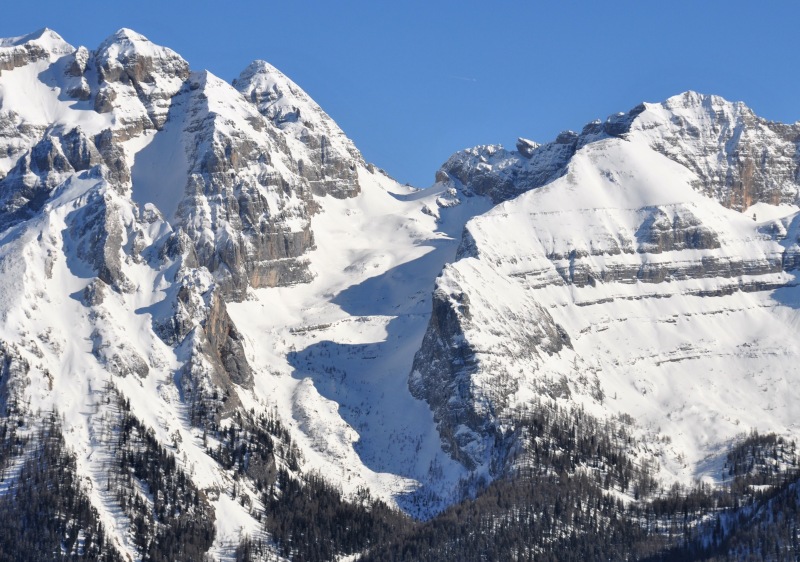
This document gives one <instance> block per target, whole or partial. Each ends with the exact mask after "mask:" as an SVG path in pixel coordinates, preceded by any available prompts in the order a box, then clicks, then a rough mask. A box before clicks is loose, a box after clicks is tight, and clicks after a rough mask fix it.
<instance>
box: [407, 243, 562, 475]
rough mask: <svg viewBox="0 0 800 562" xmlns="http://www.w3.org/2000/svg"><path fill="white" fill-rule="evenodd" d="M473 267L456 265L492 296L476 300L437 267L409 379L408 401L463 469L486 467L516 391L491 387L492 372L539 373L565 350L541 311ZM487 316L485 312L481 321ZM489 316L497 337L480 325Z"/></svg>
mask: <svg viewBox="0 0 800 562" xmlns="http://www.w3.org/2000/svg"><path fill="white" fill-rule="evenodd" d="M474 262H475V260H469V259H467V260H466V261H465V262H464V263H463V265H464V267H466V268H468V272H467V273H466V275H468V276H477V277H479V278H481V281H482V282H485V283H487V284H494V285H493V286H494V289H499V292H498V293H494V292H493V293H492V294H491V295H486V294H480V293H478V292H476V291H474V290H473V289H472V287H471V286H470V285H469V284H468V283H469V282H470V281H474V279H469V281H468V280H467V279H466V278H465V273H464V272H463V271H459V270H458V269H454V268H451V267H449V266H448V267H447V268H445V271H444V272H443V273H442V276H441V277H440V278H439V280H438V281H437V284H436V290H435V292H434V295H433V312H432V315H431V321H430V325H429V327H428V330H427V332H426V333H425V337H424V339H423V342H422V346H421V348H420V350H419V351H418V352H417V354H416V356H415V357H414V365H413V370H412V374H411V378H410V379H409V387H410V389H411V392H412V394H413V395H414V396H415V397H417V398H420V399H423V400H426V401H427V402H428V404H430V406H431V409H432V410H433V413H434V419H435V420H436V423H437V426H438V428H439V432H440V434H441V436H442V440H443V441H444V443H445V446H446V450H447V451H448V452H449V453H450V454H451V455H452V456H453V458H455V459H457V460H458V461H460V462H462V463H463V464H464V465H466V466H467V467H469V468H470V469H476V468H478V467H481V466H484V467H485V466H489V465H490V464H491V463H492V461H493V455H494V451H493V447H494V446H495V445H496V443H495V442H494V436H495V431H494V428H495V426H496V424H498V423H499V422H500V416H501V415H502V413H503V412H504V411H505V410H506V409H507V408H508V406H509V405H510V400H511V398H512V396H513V395H514V394H515V393H516V392H518V391H519V390H520V381H519V379H518V378H516V377H513V376H512V377H509V376H505V377H502V376H501V377H500V378H501V380H500V381H498V380H495V377H497V376H500V373H499V372H498V369H500V368H502V365H503V363H504V362H505V361H514V362H519V363H520V364H525V365H526V366H528V368H530V367H531V366H540V365H542V364H543V363H544V362H546V361H547V359H548V358H549V357H551V356H557V355H558V354H559V353H560V352H561V351H562V350H564V348H569V347H571V344H570V341H569V337H568V336H567V335H566V333H565V332H564V330H563V328H561V327H560V326H558V325H557V324H556V323H555V321H554V320H553V318H552V316H550V314H549V313H548V312H547V311H546V310H544V309H543V308H542V307H541V306H539V305H538V304H537V303H535V302H533V301H532V300H530V299H528V298H525V296H524V295H523V294H521V292H520V291H518V290H515V288H514V287H513V286H511V285H510V284H509V283H507V282H505V281H504V280H503V279H502V278H501V277H499V276H497V275H493V274H492V272H491V271H487V270H482V269H481V268H480V267H477V268H475V269H472V268H473V267H474V266H478V265H479V264H476V263H474ZM467 264H468V265H467ZM484 275H486V276H487V277H486V278H483V276H484ZM518 299H520V300H518ZM487 309H488V310H491V311H492V312H491V313H490V314H488V315H487ZM495 314H498V315H500V314H501V315H503V317H504V318H505V319H506V322H507V327H508V329H507V330H505V331H502V332H498V331H497V330H496V329H495V328H493V327H492V325H491V324H487V320H488V321H490V322H492V319H493V318H494V315H495ZM478 342H480V343H478ZM554 383H555V384H556V385H558V384H560V381H544V380H543V381H542V386H541V387H540V390H542V391H543V392H547V393H550V392H553V390H554V386H553V385H554Z"/></svg>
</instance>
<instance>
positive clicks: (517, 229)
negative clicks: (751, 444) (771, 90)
mask: <svg viewBox="0 0 800 562" xmlns="http://www.w3.org/2000/svg"><path fill="white" fill-rule="evenodd" d="M798 139H800V125H783V124H776V123H771V122H768V121H765V120H763V119H761V118H759V117H757V116H756V115H754V114H753V112H752V111H751V110H750V109H748V108H747V107H746V106H745V105H743V104H741V103H730V102H727V101H725V100H723V99H721V98H718V97H714V96H702V95H699V94H695V93H691V92H690V93H686V94H683V95H681V96H677V97H674V98H671V99H669V100H667V101H666V102H664V103H662V104H643V105H642V106H639V107H637V108H635V109H633V110H632V111H630V112H629V113H627V114H618V115H615V116H612V117H610V118H609V119H608V120H606V121H605V122H600V121H597V122H594V123H590V124H589V125H587V126H586V127H585V128H584V130H583V131H582V132H581V133H573V132H566V133H563V134H561V135H560V136H559V137H558V138H557V139H556V140H555V141H553V142H551V143H547V144H541V145H539V144H537V143H535V142H532V141H529V140H526V139H520V141H519V142H518V144H517V150H516V151H506V150H504V149H503V148H501V147H496V146H484V147H477V148H474V149H469V150H465V151H462V152H459V153H457V154H455V155H454V156H453V157H452V158H450V159H449V160H448V162H446V163H445V165H444V166H443V167H442V169H441V170H439V172H437V174H436V183H435V184H434V185H433V186H431V187H430V188H428V189H424V190H418V189H415V188H411V187H407V186H402V185H399V184H398V183H397V182H395V181H394V180H392V179H391V178H389V177H388V176H386V175H385V174H384V173H383V172H381V171H380V170H378V169H376V168H375V167H374V166H372V165H370V164H367V163H366V162H365V161H364V159H363V157H362V156H361V154H360V153H359V152H358V150H357V149H356V148H355V146H354V145H353V143H352V142H351V141H350V140H349V139H348V138H347V137H346V136H345V134H344V133H343V132H342V131H341V129H340V128H339V127H338V126H337V125H336V123H334V122H333V120H332V119H331V118H330V117H329V116H328V115H326V114H325V113H324V111H323V110H322V109H321V108H320V107H319V106H318V105H317V104H316V103H315V102H314V101H313V100H311V98H310V97H309V96H308V95H307V94H306V93H305V92H303V91H302V90H301V89H300V88H299V87H298V86H297V85H296V84H294V83H293V82H292V81H291V80H289V79H288V78H287V77H286V76H284V75H283V74H282V73H281V72H280V71H278V70H277V69H275V68H274V67H272V66H270V65H269V64H268V63H266V62H263V61H255V62H253V63H252V64H251V65H250V66H248V67H247V68H246V69H245V70H244V71H243V72H242V74H241V75H240V76H239V77H238V78H237V79H236V80H234V82H233V84H228V83H226V82H224V81H222V80H220V79H219V78H217V77H215V76H213V75H212V74H210V73H208V72H197V71H193V70H192V69H190V68H189V65H188V64H187V63H186V61H184V60H183V59H182V58H181V57H180V56H179V55H178V54H177V53H175V52H173V51H171V50H170V49H167V48H165V47H160V46H157V45H154V44H153V43H151V42H150V41H148V40H147V39H146V38H145V37H143V36H141V35H139V34H137V33H135V32H133V31H131V30H127V29H123V30H120V31H119V32H117V33H116V34H114V35H112V36H111V37H109V38H108V39H107V40H105V41H104V42H103V43H102V44H101V45H100V46H99V47H98V48H97V49H95V50H89V49H87V48H84V47H79V48H74V47H72V46H71V45H69V44H67V43H66V42H65V41H64V40H63V39H62V38H61V37H59V36H58V35H57V34H56V33H55V32H53V31H51V30H42V31H39V32H36V33H33V34H30V35H27V36H23V37H16V38H9V39H2V40H0V272H1V273H0V318H2V322H1V323H0V407H1V412H2V416H3V426H2V431H1V432H0V437H2V440H1V441H2V443H0V445H2V447H0V471H2V476H3V482H2V483H0V508H2V507H3V505H7V504H3V503H2V500H3V499H4V498H6V499H7V498H9V497H12V496H13V495H14V494H15V490H18V491H19V490H23V489H24V490H28V488H26V487H24V486H25V482H28V481H32V478H29V477H28V474H29V473H30V471H31V470H34V469H35V470H40V472H41V471H43V472H41V474H40V475H39V476H38V477H37V478H40V479H45V478H46V477H52V473H50V472H47V471H46V470H45V469H46V468H47V463H45V465H46V466H45V469H42V467H41V463H38V464H37V459H38V458H40V457H46V458H51V457H52V458H54V459H58V462H57V463H55V465H57V466H58V467H60V468H59V470H60V471H61V472H62V473H69V474H71V475H73V476H71V477H74V482H73V484H72V485H71V487H70V488H69V489H70V490H73V491H75V493H76V494H77V497H78V498H79V499H80V498H82V499H80V501H83V502H84V504H85V506H88V507H86V509H83V508H82V509H81V510H80V511H77V508H75V511H74V513H79V514H80V515H74V514H73V515H74V516H73V515H70V517H63V515H64V513H61V514H60V515H58V516H54V517H53V518H51V519H54V520H56V521H58V520H65V521H66V522H65V523H64V525H66V526H67V530H66V531H64V530H63V529H60V528H59V531H58V532H59V533H62V535H63V534H65V533H66V535H68V537H67V538H63V537H62V538H61V539H58V540H60V541H61V549H62V551H63V552H65V553H67V554H69V553H73V554H81V555H83V554H86V553H89V552H95V551H94V550H91V549H92V548H99V547H97V545H98V544H100V545H102V544H107V545H108V548H110V549H112V550H113V551H114V552H116V553H119V555H120V556H121V557H126V556H127V557H129V558H130V559H134V560H139V559H159V557H160V558H163V559H170V558H175V557H176V556H179V557H186V558H187V559H188V558H191V557H192V556H195V555H198V553H200V554H202V553H207V554H208V555H209V556H211V557H213V558H222V559H224V558H233V557H234V556H235V555H237V556H238V555H241V552H242V549H244V548H245V547H246V548H251V547H252V545H251V543H250V542H248V541H251V540H252V541H258V544H260V545H263V550H261V551H259V552H258V553H254V552H250V554H249V556H256V555H259V556H261V557H262V558H267V559H274V558H275V557H278V558H279V557H285V558H296V559H302V558H303V557H307V558H313V557H314V556H316V557H319V558H322V559H329V558H331V557H332V556H333V555H339V554H351V553H355V552H358V551H360V550H363V549H366V548H367V547H370V548H371V547H374V546H375V541H377V540H378V538H376V537H380V536H389V537H391V536H392V534H393V533H394V531H392V529H395V527H392V526H391V525H394V524H395V523H392V522H393V521H395V519H392V518H393V517H395V518H397V520H402V516H400V515H399V514H396V513H395V514H394V515H392V512H391V510H390V509H388V508H387V507H386V506H389V508H392V507H399V508H400V509H401V510H403V511H405V512H406V513H408V514H411V515H412V516H417V517H422V518H427V517H431V516H433V515H435V514H436V513H438V512H439V511H441V510H442V509H444V508H445V507H447V506H448V505H450V504H453V503H457V502H459V501H461V500H462V499H464V497H466V496H467V495H469V494H473V493H475V492H478V491H480V490H481V489H482V487H483V486H484V485H485V484H487V483H488V482H489V481H491V480H493V479H495V478H499V477H503V476H508V475H510V474H513V473H514V471H515V470H517V469H518V468H519V467H523V466H528V467H529V466H532V465H535V463H536V462H538V461H537V460H536V459H538V458H539V457H538V456H537V455H538V452H535V451H534V450H535V449H536V447H537V446H538V445H537V443H538V444H541V443H542V442H543V440H542V439H541V438H536V439H533V438H531V429H530V428H531V427H532V423H533V422H532V420H533V419H534V418H535V419H539V418H536V416H537V415H539V414H540V413H541V412H542V411H548V412H549V411H553V412H558V411H561V412H565V411H580V412H581V414H580V415H581V416H583V415H584V414H583V412H585V413H586V415H587V416H591V419H592V420H595V421H596V422H598V423H605V424H606V427H612V428H615V429H614V431H615V433H614V434H615V436H616V437H615V439H616V440H618V441H619V442H620V445H619V446H620V451H621V452H620V454H625V455H629V456H630V458H631V459H634V460H636V461H637V463H638V464H640V465H642V466H645V465H646V466H648V467H651V468H652V472H653V474H654V475H655V477H656V478H657V480H658V481H659V482H661V483H662V484H663V485H664V486H669V485H670V484H672V483H673V482H682V483H691V482H692V481H693V480H694V479H696V478H704V479H707V480H708V481H710V482H719V481H720V480H721V479H722V478H723V474H722V472H721V466H722V464H723V463H724V461H725V455H726V454H727V450H728V448H729V447H730V445H731V443H732V442H734V441H735V440H736V439H737V438H738V437H739V436H740V435H742V434H744V433H747V432H748V431H750V430H752V429H757V430H759V431H761V432H775V433H777V434H779V435H780V436H782V437H785V438H788V439H795V438H796V437H797V434H798V428H797V427H796V425H795V421H794V420H795V418H796V417H797V416H796V406H795V404H796V403H800V401H798V398H800V396H798V395H797V394H798V392H800V391H798V390H797V388H798V385H797V384H796V381H795V380H794V379H795V371H796V369H795V368H794V365H796V364H797V360H798V354H800V347H799V346H798V344H797V338H796V334H797V327H798V321H799V319H800V316H799V315H798V312H797V308H798V307H797V304H798V302H800V298H799V297H800V293H798V289H796V286H797V281H796V269H797V267H798V265H800V260H799V259H798V255H800V249H799V248H798V234H799V232H798V219H797V212H798V210H800V208H798V206H797V205H798V202H799V200H798V186H800V177H799V176H798V165H799V163H800V162H799V161H798ZM537 423H538V422H537ZM623 426H624V429H622V428H623ZM580 430H581V431H582V430H583V429H580ZM577 431H578V430H576V429H575V428H573V433H575V432H577ZM621 435H625V436H626V437H625V438H624V439H623V438H622V437H619V436H621ZM537 439H538V441H537ZM62 449H63V455H61V456H59V455H60V453H59V451H62ZM57 453H58V454H57ZM582 462H583V461H580V462H579V461H576V462H575V465H576V466H577V468H576V470H577V469H580V468H581V466H583V465H581V463H582ZM604 462H605V463H606V465H608V466H610V464H609V462H607V459H606V460H604V461H602V462H597V463H594V465H593V469H594V470H606V469H605V468H603V467H604V466H606V465H604V464H603V463H604ZM59 463H60V464H59ZM598 467H599V468H598ZM584 468H585V467H584ZM544 470H545V471H546V467H545V468H544ZM610 471H611V469H610V468H609V469H608V472H609V473H610ZM47 475H50V476H47ZM326 486H331V487H330V488H328V487H326ZM41 488H42V489H46V488H47V486H42V487H41ZM292 490H294V491H295V492H297V494H296V496H295V495H292V494H293V493H294V492H292ZM302 490H306V492H305V493H303V492H302ZM615 493H617V494H618V495H619V496H620V497H623V498H626V500H631V501H632V499H633V498H632V495H631V491H630V490H629V489H628V488H627V484H626V485H624V486H623V485H620V486H619V489H618V490H616V492H615ZM637 494H638V492H637ZM15 497H16V496H15ZM65 497H66V496H65ZM70 497H71V496H70ZM316 497H319V498H323V499H322V500H320V502H321V503H323V504H324V505H326V506H328V508H329V509H330V510H334V508H332V507H330V506H331V505H334V506H341V505H345V506H348V505H349V506H351V507H349V508H347V507H340V508H336V509H340V511H336V516H335V518H339V519H341V518H342V517H346V515H343V513H350V512H347V511H346V510H347V509H352V510H355V511H354V512H353V513H355V515H353V514H352V513H351V515H350V516H352V518H353V519H352V521H353V523H352V524H347V525H344V524H343V525H344V526H345V527H347V528H348V529H351V530H352V529H361V528H362V527H359V525H366V524H365V523H364V521H372V523H369V524H371V525H373V524H374V526H373V527H370V528H369V531H363V532H362V535H364V536H368V537H372V538H371V539H370V540H367V539H364V536H360V538H358V539H352V540H351V539H350V538H347V537H345V538H342V536H341V533H337V537H338V538H337V540H338V541H339V542H338V543H336V544H334V545H329V544H327V543H326V546H325V548H330V549H332V551H331V552H328V551H324V552H322V551H320V552H317V551H315V552H314V553H313V556H312V554H309V553H308V552H307V551H306V550H303V549H307V548H309V545H310V544H312V543H313V544H316V543H317V542H319V543H320V544H322V543H323V542H324V541H323V540H322V539H320V541H316V542H315V541H311V540H310V539H308V538H304V537H307V535H304V534H303V533H301V532H300V531H297V529H306V527H304V526H303V525H304V523H302V522H299V523H298V520H297V519H296V517H298V516H299V515H298V513H300V515H303V514H304V513H305V511H303V509H304V508H301V507H298V506H303V505H307V504H303V503H302V502H301V500H300V499H298V498H304V499H303V500H302V501H305V502H309V501H312V499H313V498H316ZM637 497H638V496H637ZM370 498H371V499H370ZM378 500H379V501H378ZM8 501H11V500H8ZM298 502H300V503H298ZM337 502H340V503H337ZM51 503H52V502H51ZM384 504H385V505H384ZM81 505H83V504H81ZM64 509H66V508H64ZM359 509H360V510H361V511H358V510H359ZM18 510H21V508H18ZM383 510H386V511H383ZM334 511H335V510H334ZM308 512H309V513H310V512H311V511H310V508H309V510H308ZM321 512H324V513H330V512H325V511H324V509H320V508H319V505H315V506H314V509H313V513H314V514H315V517H316V521H315V523H317V524H320V523H319V522H320V521H322V520H324V517H323V515H320V513H321ZM71 513H72V512H71ZM365 513H366V514H371V515H369V516H367V515H365ZM370 517H371V518H372V519H370ZM289 518H295V519H292V520H291V524H289V523H287V521H288V520H289ZM356 522H357V523H356ZM387 522H389V523H387ZM390 523H391V524H390ZM381 525H383V527H381ZM4 529H5V528H4ZM97 529H102V531H97ZM187 529H188V530H187ZM176 530H182V531H181V532H177V531H176ZM304 532H305V531H304ZM359 532H361V531H359ZM71 533H72V534H71ZM293 533H296V534H293ZM381 533H384V535H381ZM0 534H2V533H0ZM73 535H74V536H73ZM176 536H178V537H181V538H180V540H178V539H175V537H176ZM70 537H71V538H70ZM80 537H82V538H80ZM87 537H88V538H87ZM248 537H249V538H248ZM103 541H105V543H104V542H103ZM176 541H177V542H176ZM181 541H183V542H181ZM371 541H372V542H371ZM92 544H94V545H95V546H94V547H92V546H91V545H92ZM253 544H255V543H253ZM237 547H238V554H237ZM259 548H261V547H259ZM315 548H316V547H315ZM320 548H322V547H320ZM2 549H3V544H2V543H0V554H2V552H3V551H2ZM190 550H191V552H192V556H189V554H188V553H189V551H190ZM304 553H305V554H304ZM242 556H244V555H242ZM326 557H327V558H326Z"/></svg>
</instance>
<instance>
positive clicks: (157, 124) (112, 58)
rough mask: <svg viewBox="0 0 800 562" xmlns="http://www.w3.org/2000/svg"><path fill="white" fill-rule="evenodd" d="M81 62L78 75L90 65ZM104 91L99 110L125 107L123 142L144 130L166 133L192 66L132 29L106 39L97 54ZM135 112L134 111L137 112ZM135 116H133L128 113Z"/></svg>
mask: <svg viewBox="0 0 800 562" xmlns="http://www.w3.org/2000/svg"><path fill="white" fill-rule="evenodd" d="M81 60H82V57H81V56H80V55H78V56H77V57H76V64H74V65H72V66H71V67H70V70H72V71H73V72H74V71H75V70H77V69H80V68H81V66H83V68H84V69H86V68H87V64H86V63H84V64H81ZM92 66H94V67H95V68H96V72H97V79H98V92H97V96H96V98H95V110H96V111H98V112H99V113H106V112H109V111H112V110H114V109H115V108H120V107H124V108H125V109H126V112H125V113H123V114H122V115H120V117H121V122H122V128H121V129H122V130H121V131H119V134H120V136H121V137H122V138H121V140H125V138H124V137H133V136H136V135H137V134H140V133H141V132H142V131H143V130H146V129H150V128H155V129H160V128H161V127H162V126H163V125H164V122H165V121H166V119H167V113H168V111H169V106H170V100H171V98H172V97H173V96H174V95H175V94H177V93H178V91H179V90H180V89H181V87H182V86H183V83H184V81H185V80H186V79H187V78H188V77H189V64H188V63H187V62H186V61H185V60H183V59H182V58H181V57H180V56H179V55H178V54H177V53H175V52H174V51H172V50H170V49H167V48H165V47H159V46H157V45H154V44H153V43H151V42H150V41H148V40H147V38H146V37H144V36H142V35H139V34H138V33H136V32H135V31H131V30H130V29H121V30H120V31H118V32H117V33H116V34H114V35H112V36H111V37H109V38H108V39H106V40H105V41H104V42H103V43H102V44H101V45H100V47H99V48H98V50H97V52H96V53H95V56H94V60H93V65H92ZM132 108H135V110H134V111H133V112H131V109H132ZM128 112H130V113H132V114H131V115H130V116H128V115H126V113H128Z"/></svg>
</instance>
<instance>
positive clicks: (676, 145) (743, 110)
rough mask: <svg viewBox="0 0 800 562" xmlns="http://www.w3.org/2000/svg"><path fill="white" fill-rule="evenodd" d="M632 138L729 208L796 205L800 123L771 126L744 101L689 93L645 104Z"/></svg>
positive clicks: (633, 125)
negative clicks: (695, 179) (676, 164)
mask: <svg viewBox="0 0 800 562" xmlns="http://www.w3.org/2000/svg"><path fill="white" fill-rule="evenodd" d="M630 135H631V136H632V137H642V138H645V139H647V141H648V142H649V144H650V146H651V147H653V148H654V149H655V150H658V151H659V152H661V153H662V154H664V155H665V156H667V157H669V158H671V159H673V160H675V161H676V162H679V163H680V164H683V165H684V166H686V167H687V168H689V169H690V170H692V171H693V172H694V173H695V174H697V177H698V179H699V185H700V186H701V189H702V191H703V192H704V193H705V194H707V195H709V196H710V197H714V198H715V199H717V200H718V201H719V202H720V203H722V204H723V205H725V206H726V207H729V208H731V209H736V210H737V211H743V210H744V209H747V208H748V207H750V206H751V205H753V204H755V203H759V202H763V203H769V204H772V205H778V204H780V203H789V204H794V203H797V201H798V187H799V186H800V177H798V165H800V159H799V158H798V143H799V142H800V124H794V125H784V124H783V123H773V122H770V121H767V120H766V119H762V118H761V117H758V116H757V115H755V114H754V113H753V111H752V110H751V109H750V108H749V107H747V106H746V105H745V104H743V103H741V102H736V103H731V102H728V101H726V100H724V99H722V98H720V97H718V96H704V95H701V94H697V93H695V92H686V93H685V94H681V95H679V96H675V97H672V98H670V99H668V100H667V101H665V102H663V103H661V104H645V110H644V111H643V112H642V114H641V115H640V116H638V117H637V118H636V119H634V120H633V122H632V124H631V126H630Z"/></svg>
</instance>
